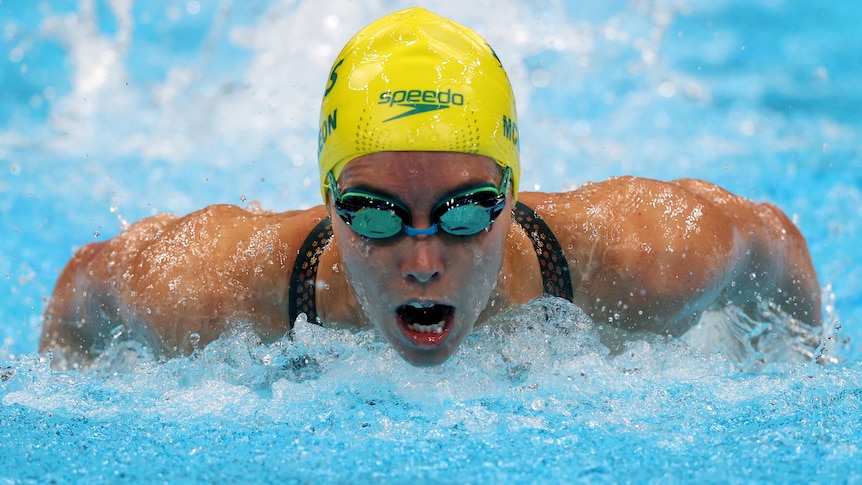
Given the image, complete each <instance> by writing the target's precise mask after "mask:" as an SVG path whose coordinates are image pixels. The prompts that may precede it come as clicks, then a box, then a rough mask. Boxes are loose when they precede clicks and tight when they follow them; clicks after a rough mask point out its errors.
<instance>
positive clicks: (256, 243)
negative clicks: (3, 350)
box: [40, 205, 326, 361]
mask: <svg viewBox="0 0 862 485" xmlns="http://www.w3.org/2000/svg"><path fill="white" fill-rule="evenodd" d="M325 217H326V211H325V210H324V209H323V207H315V208H312V209H309V210H304V211H292V212H283V213H274V212H265V211H259V210H247V209H243V208H241V207H237V206H233V205H212V206H209V207H206V208H204V209H201V210H199V211H195V212H192V213H190V214H188V215H185V216H181V217H178V216H174V215H157V216H153V217H149V218H146V219H143V220H141V221H138V222H136V223H134V224H132V225H131V226H129V227H128V228H126V229H125V230H124V231H122V232H121V233H120V234H118V235H117V236H116V237H114V238H112V239H110V240H108V241H105V242H99V243H93V244H89V245H87V246H85V247H83V248H82V249H80V250H79V251H78V252H77V253H76V254H75V256H74V257H73V258H72V259H71V260H70V261H69V263H68V264H67V265H66V267H65V269H64V270H63V272H62V273H61V275H60V278H59V279H58V281H57V285H56V286H55V288H54V293H53V295H52V298H51V300H50V302H49V305H48V308H47V309H46V312H45V325H44V327H43V332H42V339H41V341H40V349H41V350H43V351H45V350H48V349H54V350H60V351H62V353H64V354H66V355H67V356H70V357H69V358H70V359H73V360H74V359H80V360H83V361H86V360H88V359H89V357H88V356H89V355H90V353H91V349H93V348H97V347H98V346H99V345H103V343H100V342H104V340H105V338H106V335H108V333H109V331H110V330H111V329H112V328H114V327H116V326H117V325H123V326H124V327H125V328H126V329H127V330H130V331H132V332H136V333H137V334H138V335H140V336H141V337H143V338H144V339H145V340H147V341H149V342H150V344H151V345H152V347H153V348H154V349H159V350H160V351H163V352H166V353H167V354H171V353H176V352H185V351H188V335H190V334H191V333H197V334H199V335H200V336H201V341H202V342H203V343H206V342H208V341H211V340H213V339H215V338H217V337H218V335H220V334H221V332H222V331H223V330H224V328H225V326H226V325H228V324H229V322H230V320H231V319H232V318H234V317H235V316H241V315H245V316H249V317H248V318H249V319H250V321H253V322H254V323H255V324H256V325H257V326H258V329H259V330H260V334H261V336H262V337H264V338H268V337H269V336H280V335H282V334H283V333H284V331H285V329H286V328H289V325H290V322H288V321H287V312H286V308H287V298H286V296H287V295H286V294H287V288H288V285H289V278H290V271H291V269H292V264H293V262H294V260H295V259H296V255H297V249H298V248H299V247H300V246H301V245H302V242H303V241H304V239H305V238H306V237H307V236H308V234H309V232H310V231H311V229H312V228H313V227H314V226H315V225H316V224H317V223H318V222H319V221H320V220H321V219H323V218H325ZM97 353H98V352H97Z"/></svg>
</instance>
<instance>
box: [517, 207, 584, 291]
mask: <svg viewBox="0 0 862 485" xmlns="http://www.w3.org/2000/svg"><path fill="white" fill-rule="evenodd" d="M514 213H515V220H516V221H518V224H520V225H521V227H523V228H524V231H526V232H527V235H528V236H530V240H532V241H533V248H534V249H535V250H536V256H538V258H539V267H540V268H541V270H542V286H543V287H544V290H545V294H546V295H550V296H558V297H560V298H565V299H566V300H569V301H572V298H573V297H574V292H573V291H572V278H571V276H570V275H569V264H568V263H567V262H566V257H565V255H564V254H563V248H562V247H560V243H559V242H558V241H557V238H556V237H554V233H553V232H551V228H550V227H548V225H547V224H545V221H543V220H542V218H541V217H540V216H539V215H538V214H536V213H535V212H534V211H533V209H530V208H529V207H527V206H526V205H524V204H522V203H520V202H517V203H516V204H515V210H514Z"/></svg>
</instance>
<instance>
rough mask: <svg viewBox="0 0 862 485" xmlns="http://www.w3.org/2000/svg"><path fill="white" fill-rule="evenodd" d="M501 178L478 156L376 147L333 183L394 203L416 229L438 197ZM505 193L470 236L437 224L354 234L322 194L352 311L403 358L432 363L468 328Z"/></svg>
mask: <svg viewBox="0 0 862 485" xmlns="http://www.w3.org/2000/svg"><path fill="white" fill-rule="evenodd" d="M501 178H502V170H501V169H500V167H499V166H498V165H497V164H496V163H495V162H494V161H493V160H491V159H489V158H487V157H483V156H480V155H468V154H462V153H449V152H381V153H375V154H371V155H366V156H363V157H360V158H357V159H356V160H353V161H351V162H350V163H349V164H348V165H347V166H346V167H345V169H344V171H343V172H342V174H341V178H340V180H339V181H338V186H339V187H340V189H341V191H342V192H345V191H349V190H362V191H365V192H370V193H373V194H379V195H382V196H386V197H388V198H391V199H394V200H397V201H399V202H400V203H401V204H403V205H404V206H405V207H406V208H407V209H409V210H410V213H411V216H412V224H411V225H412V227H415V228H417V229H423V228H427V227H429V226H430V225H431V221H430V219H431V216H430V213H431V211H432V209H433V208H434V206H435V205H436V204H437V203H438V202H440V201H441V200H443V199H445V198H447V197H451V196H452V195H454V194H456V193H458V192H461V191H464V190H466V189H470V188H472V187H475V186H479V185H489V184H490V185H493V186H495V187H499V184H500V181H501ZM511 199H512V197H511V189H508V193H507V197H506V206H505V208H504V209H503V212H502V213H501V214H500V216H499V217H498V218H497V219H496V221H495V222H494V223H493V224H492V225H491V226H490V227H489V228H488V229H487V230H483V231H481V232H479V233H478V234H475V235H472V236H465V237H459V236H452V235H450V234H447V233H445V232H443V231H438V232H437V233H436V234H432V235H420V236H407V235H405V234H404V233H401V234H400V235H398V236H395V237H393V238H389V239H369V238H365V237H362V236H360V235H359V234H357V233H356V232H354V231H353V230H352V229H351V228H350V226H348V225H347V224H346V223H345V222H344V221H343V220H341V218H339V217H338V216H337V215H335V210H334V208H333V205H332V202H331V201H330V203H329V208H330V213H331V214H333V217H332V221H333V231H334V233H335V238H336V239H335V240H336V241H338V246H339V251H340V253H341V258H342V263H343V265H344V270H345V273H346V274H347V278H348V280H349V282H350V284H351V286H352V287H353V290H354V291H355V293H356V296H357V298H358V299H359V303H360V305H361V306H362V310H363V312H364V313H365V315H366V316H367V317H368V318H369V319H370V320H371V321H372V322H373V323H374V325H375V326H376V327H377V329H378V330H379V331H380V333H382V334H383V336H384V337H385V338H386V340H387V341H388V342H389V343H390V344H391V345H392V346H393V348H395V350H397V351H398V353H399V354H400V355H401V356H402V357H403V358H404V359H405V360H406V361H408V362H410V363H411V364H413V365H416V366H431V365H436V364H440V363H442V362H444V361H445V360H446V359H448V358H449V357H450V356H451V355H452V354H453V353H455V350H457V348H458V346H459V345H460V344H461V343H462V342H463V341H464V339H465V338H466V337H467V335H469V334H470V333H471V332H472V331H473V326H474V324H475V323H476V321H477V320H478V318H479V315H480V314H481V313H482V311H483V310H484V309H485V308H486V307H487V306H488V304H489V299H490V297H491V294H492V292H493V290H494V287H495V286H496V284H497V278H498V274H499V272H500V267H501V264H502V258H503V248H504V246H505V241H506V236H507V233H508V230H509V225H510V224H511V219H512V215H511V214H512V200H511ZM441 322H442V325H441Z"/></svg>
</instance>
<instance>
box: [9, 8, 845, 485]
mask: <svg viewBox="0 0 862 485" xmlns="http://www.w3.org/2000/svg"><path fill="white" fill-rule="evenodd" d="M359 3H360V2H351V1H346V0H344V1H342V0H335V1H331V2H312V1H283V2H274V1H273V2H267V1H237V2H229V1H222V2H200V3H198V2H196V1H190V2H176V1H147V2H143V1H139V2H132V1H131V0H125V1H123V0H117V1H98V0H92V1H81V2H71V1H67V2H62V1H55V2H50V3H49V2H34V1H30V0H4V1H3V2H2V3H0V28H2V43H0V86H2V89H0V106H2V109H0V218H2V219H0V220H2V224H0V228H2V230H3V237H2V238H0V276H2V278H0V285H2V290H0V295H2V298H3V300H2V301H0V339H2V340H0V367H2V369H0V403H2V405H0V422H2V426H0V483H20V482H25V483H26V482H38V483H44V482H49V481H57V482H61V483H62V482H79V481H85V482H90V483H104V482H111V483H115V482H125V481H134V482H141V481H144V482H171V483H174V482H184V481H191V482H240V481H242V482H246V481H254V482H264V481H267V482H270V481H276V480H279V481H287V482H314V483H318V482H341V483H344V482H353V481H371V480H375V481H380V482H391V483H405V482H408V481H409V482H413V481H422V482H434V483H453V482H458V483H464V482H467V483H489V482H507V483H530V482H542V483H548V482H551V483H553V482H566V483H569V482H573V481H582V482H600V483H601V482H695V481H697V482H737V483H739V482H744V483H750V482H809V481H817V482H829V483H835V482H842V483H859V482H862V450H860V445H859V443H860V442H862V425H860V424H859V423H860V420H859V415H860V401H862V349H860V345H859V341H860V339H862V327H860V325H859V323H860V322H862V298H860V295H862V267H860V265H859V260H860V258H862V249H860V245H859V244H858V242H857V241H858V239H859V237H860V236H862V234H860V233H862V228H860V223H862V155H860V145H859V143H858V140H859V139H862V119H860V117H859V113H860V112H862V95H860V91H859V88H858V86H860V85H862V57H860V56H859V49H860V47H862V30H860V29H859V28H858V25H859V20H860V19H862V6H860V5H862V4H857V3H855V2H849V1H848V2H821V3H815V2H797V1H789V0H788V1H781V0H761V1H746V2H737V1H730V0H727V1H714V2H695V1H690V2H685V1H681V0H680V1H674V0H669V1H662V2H629V1H622V0H619V1H605V2H558V3H552V4H551V5H550V6H538V2H522V1H518V0H494V1H480V2H443V1H436V2H435V1H430V2H425V6H427V7H428V8H430V9H432V10H435V11H437V12H439V13H441V14H444V15H447V16H450V17H452V18H454V19H456V20H458V21H460V22H462V23H465V24H467V25H470V26H472V27H474V28H475V29H476V30H478V31H479V32H480V33H481V34H483V35H484V36H485V37H486V38H487V39H488V40H489V41H490V43H491V44H492V45H493V46H494V47H495V50H496V51H497V52H498V53H499V55H500V57H501V58H502V60H503V63H504V65H506V66H507V69H508V70H509V72H510V76H511V78H512V81H513V83H514V85H515V90H516V94H517V96H518V103H519V111H520V120H519V121H520V122H519V125H520V127H521V142H522V150H523V159H524V177H523V181H522V186H523V187H524V188H526V189H534V188H537V189H541V190H548V191H554V190H564V189H569V188H572V187H577V186H578V185H580V184H582V183H584V182H585V181H589V180H602V179H605V178H607V177H609V176H613V175H621V174H635V175H640V176H646V177H653V178H660V179H672V178H678V177H697V178H704V179H708V180H711V181H713V182H716V183H719V184H721V185H723V186H725V187H726V188H728V189H730V190H732V191H734V192H737V193H739V194H741V195H744V196H747V197H751V198H754V199H758V200H765V201H769V202H772V203H774V204H777V205H778V206H780V207H781V208H782V209H784V210H785V211H786V212H787V213H788V214H789V215H790V216H791V217H792V218H793V220H794V221H795V222H796V223H797V224H798V226H799V227H800V229H801V230H802V232H803V233H804V234H805V235H806V237H807V238H808V241H809V244H810V249H811V253H812V256H813V258H814V261H815V264H816V267H817V269H818V272H819V275H820V280H821V284H822V285H823V287H824V295H825V297H826V298H825V303H824V315H825V316H826V319H827V321H828V322H829V325H828V328H827V336H828V337H829V338H828V339H827V340H826V346H825V349H824V352H825V354H824V357H825V360H827V361H829V363H828V364H827V365H818V364H812V363H804V362H803V363H788V362H782V361H781V359H777V358H770V359H767V360H768V362H767V363H760V362H757V359H756V358H757V355H752V356H750V358H749V359H748V360H743V361H739V360H733V359H729V358H727V357H726V356H725V355H724V354H714V353H708V352H701V351H699V350H698V348H695V347H692V346H690V345H689V344H690V343H691V342H692V339H680V340H667V339H660V338H652V339H649V338H648V339H644V340H643V341H641V342H638V343H635V344H632V345H631V346H630V347H629V348H628V349H627V351H625V352H624V353H622V354H621V355H611V354H610V353H609V351H608V349H607V347H605V346H604V345H603V344H602V342H600V341H599V339H598V336H597V335H596V333H595V329H594V328H593V327H592V326H591V325H590V323H589V322H588V320H587V319H586V318H585V317H584V316H583V315H582V314H581V313H580V312H579V311H578V310H577V309H576V308H574V307H572V306H570V305H564V304H561V303H559V302H555V301H543V302H539V303H537V304H535V305H532V306H530V307H529V308H527V309H525V310H524V311H523V312H521V313H520V314H517V315H512V316H510V317H508V318H507V323H510V324H511V326H512V327H513V330H512V331H510V332H509V333H500V334H497V333H494V332H490V331H483V332H478V333H477V334H475V335H473V336H472V337H471V338H470V339H469V341H468V342H467V344H465V346H464V348H463V349H462V350H460V351H459V352H458V353H457V354H456V356H455V357H453V359H452V360H451V361H449V362H447V363H446V364H445V365H443V366H441V367H438V368H434V369H427V370H421V369H415V368H412V367H410V366H408V365H406V364H405V363H404V362H403V361H401V360H400V358H399V357H398V356H397V355H396V354H395V353H394V352H393V351H392V350H391V349H389V348H388V347H387V346H386V345H385V344H384V343H383V342H382V341H381V340H380V338H379V337H378V336H377V335H376V334H374V333H361V334H358V335H355V334H349V333H340V332H334V331H330V330H324V329H321V328H317V327H313V326H309V325H299V327H298V329H297V336H296V339H295V340H293V341H288V340H284V341H280V342H277V343H276V344H273V345H272V346H260V345H258V344H256V342H255V339H254V336H253V335H252V334H251V333H249V332H248V331H247V330H245V329H244V328H242V327H240V328H237V329H236V330H235V331H234V332H232V333H231V334H229V335H225V336H224V338H223V339H221V340H220V341H218V342H216V343H214V344H212V345H210V346H209V347H207V348H205V349H200V351H199V352H198V354H197V355H195V356H193V357H190V358H186V359H175V360H172V361H168V362H164V363H157V362H153V361H152V360H151V359H148V357H147V356H146V354H144V355H142V356H141V357H140V359H138V361H137V362H135V361H134V359H132V358H131V357H130V356H131V355H134V352H131V351H132V350H134V348H131V349H130V348H127V346H132V347H133V345H132V344H123V343H118V345H117V346H116V347H115V348H114V349H112V351H111V352H110V354H109V355H107V356H106V359H105V362H103V365H102V366H101V368H100V370H98V371H94V372H88V373H81V372H79V373H58V372H51V371H50V370H49V368H48V363H47V362H46V361H45V359H43V358H41V357H40V356H38V355H37V354H36V352H35V349H36V345H37V341H38V336H39V330H40V325H41V323H40V315H41V312H42V311H43V309H44V307H45V299H46V298H47V297H48V296H49V295H50V293H51V290H52V288H53V285H54V282H55V280H56V277H57V275H58V272H59V271H60V270H61V269H62V267H63V266H64V264H65V263H66V261H67V260H68V258H69V257H70V256H71V255H72V253H73V251H74V250H75V249H76V248H79V247H81V246H82V245H84V244H86V243H87V242H90V241H97V240H104V239H106V238H109V237H111V236H113V235H115V234H117V233H118V232H119V231H120V230H121V229H122V227H123V226H124V225H125V224H126V223H127V221H134V220H137V219H139V218H141V217H145V216H147V215H150V214H154V213H157V212H164V211H168V212H174V213H186V212H189V211H191V210H194V209H197V208H200V207H203V206H205V205H207V204H211V203H218V202H227V203H235V204H240V205H248V204H249V203H251V202H252V201H257V203H259V204H260V205H261V206H263V207H264V208H267V209H272V210H286V209H292V208H297V207H309V206H312V205H315V204H317V203H318V197H319V194H318V192H317V188H316V182H315V180H316V177H317V174H316V165H315V154H316V151H315V146H316V132H315V126H316V120H317V115H318V114H317V109H318V102H319V96H320V94H321V91H322V89H323V80H324V79H325V78H326V73H327V72H328V69H329V66H330V64H331V62H332V60H333V58H334V56H335V54H336V53H337V51H338V50H339V49H340V48H341V46H342V45H343V43H344V42H345V41H346V40H347V39H348V38H349V37H350V36H351V35H352V34H353V33H354V32H355V31H356V30H358V29H359V28H360V27H361V26H363V25H364V24H366V23H368V22H369V21H371V20H373V19H374V18H376V17H379V16H381V15H383V14H385V13H388V12H390V11H392V10H395V9H397V8H402V7H405V6H408V3H405V2H399V1H379V2H374V3H373V6H372V7H368V6H365V7H362V6H358V5H359ZM534 3H536V4H535V5H534ZM719 317H720V316H719ZM701 350H702V349H701ZM772 357H774V356H772Z"/></svg>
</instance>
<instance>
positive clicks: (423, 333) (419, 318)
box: [396, 301, 455, 347]
mask: <svg viewBox="0 0 862 485" xmlns="http://www.w3.org/2000/svg"><path fill="white" fill-rule="evenodd" d="M396 314H397V315H398V323H399V324H400V326H401V331H402V332H404V335H406V336H407V338H409V339H410V341H411V342H413V343H414V344H416V345H419V346H422V347H435V346H437V345H440V344H441V343H443V342H444V341H445V340H446V337H448V336H449V330H450V329H451V328H452V320H453V317H454V316H455V308H454V307H452V306H449V305H441V304H439V303H432V302H425V301H413V302H410V303H408V304H406V305H401V306H399V307H398V308H397V309H396Z"/></svg>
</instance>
